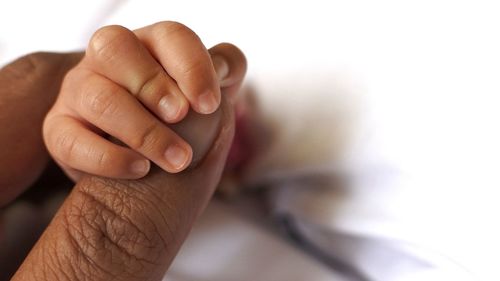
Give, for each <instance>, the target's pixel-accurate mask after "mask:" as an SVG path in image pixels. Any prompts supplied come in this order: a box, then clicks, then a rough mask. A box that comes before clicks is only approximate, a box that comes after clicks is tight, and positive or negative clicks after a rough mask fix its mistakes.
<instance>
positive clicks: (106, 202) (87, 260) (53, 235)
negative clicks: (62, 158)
mask: <svg viewBox="0 0 500 281" xmlns="http://www.w3.org/2000/svg"><path fill="white" fill-rule="evenodd" d="M217 112H218V113H217V114H219V115H220V117H219V118H220V120H219V121H217V122H218V123H219V122H220V123H219V124H218V126H217V127H218V129H217V133H216V138H215V140H214V141H210V140H208V139H205V143H203V144H202V147H210V149H209V151H208V154H207V155H206V157H203V159H202V160H201V161H199V162H198V164H196V165H194V166H192V167H191V168H190V169H188V170H186V171H184V172H181V173H178V174H169V173H166V172H164V171H162V170H160V169H159V168H156V167H155V168H154V169H153V171H152V172H151V173H150V174H148V176H146V177H145V178H142V179H140V180H112V179H105V178H100V177H89V176H87V177H84V178H83V179H82V180H81V181H80V182H79V183H78V184H77V185H76V186H75V188H74V190H73V191H72V193H71V194H70V196H69V197H68V198H67V199H66V201H65V203H64V204H63V206H62V207H61V209H60V210H59V212H58V213H57V215H56V217H55V218H54V220H53V221H52V223H51V224H50V225H49V227H48V228H47V229H46V231H45V232H44V234H43V235H42V237H41V238H40V240H39V241H38V243H37V244H36V245H35V247H34V248H33V250H32V251H31V253H30V255H29V256H28V258H27V259H26V260H25V261H24V263H23V265H22V266H21V268H20V269H19V271H18V272H17V273H16V275H15V276H14V278H13V279H12V280H84V279H87V278H88V279H90V280H110V279H113V280H161V279H162V277H163V276H164V274H165V272H166V270H167V269H168V266H169V265H170V263H171V262H172V260H173V258H174V257H175V254H176V253H177V251H178V250H179V248H180V246H181V244H182V241H183V240H184V239H185V237H186V235H187V234H188V232H189V230H190V228H191V225H192V223H193V222H194V220H195V219H196V218H197V217H198V216H199V215H200V214H201V212H202V210H203V209H204V208H205V206H206V204H207V203H208V201H209V199H210V197H211V195H212V193H213V192H214V190H215V187H216V185H217V183H218V181H219V180H220V176H221V174H222V171H223V168H224V164H225V159H226V157H227V153H228V151H229V148H230V144H231V141H232V137H233V134H234V116H233V110H232V106H231V105H230V104H229V102H228V101H227V100H225V99H224V98H223V104H222V109H221V110H218V111H217ZM192 120H193V121H189V122H193V123H191V124H194V123H196V121H195V120H196V118H194V117H193V119H192ZM213 120H217V119H213ZM194 126H196V125H194ZM207 143H210V144H211V145H207ZM200 148H201V147H200ZM199 151H200V152H201V150H199ZM200 155H201V154H200ZM40 259H43V260H45V261H47V262H46V263H45V264H41V263H40V262H39V261H40Z"/></svg>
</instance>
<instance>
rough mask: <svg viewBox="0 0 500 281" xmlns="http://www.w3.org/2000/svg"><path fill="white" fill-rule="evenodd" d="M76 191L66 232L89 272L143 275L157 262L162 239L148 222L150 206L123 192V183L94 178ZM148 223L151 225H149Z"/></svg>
mask: <svg viewBox="0 0 500 281" xmlns="http://www.w3.org/2000/svg"><path fill="white" fill-rule="evenodd" d="M91 181H92V184H91V185H89V186H90V187H89V188H85V187H83V188H81V187H82V185H80V188H78V189H77V196H78V198H79V200H76V201H75V200H73V204H71V205H70V208H69V209H68V210H67V211H66V213H65V219H66V221H67V232H68V235H69V237H70V239H71V241H72V243H73V244H74V245H75V248H77V249H78V252H79V253H80V254H81V255H82V256H84V257H85V260H87V261H89V263H90V264H91V268H89V269H91V270H97V271H100V272H103V273H104V274H106V275H109V276H116V275H122V276H123V274H132V273H133V274H136V273H145V272H147V271H148V270H144V269H145V268H147V267H151V266H154V265H156V264H157V263H159V262H160V259H161V256H162V252H163V250H162V249H163V248H164V247H158V246H159V245H161V244H162V243H164V240H163V238H162V236H161V233H159V232H158V231H157V228H156V227H155V225H154V223H152V222H150V221H151V220H148V219H147V218H148V213H149V212H150V211H151V210H149V209H150V203H148V202H144V201H141V200H136V199H135V198H134V197H131V196H129V195H127V194H126V192H123V189H126V188H129V187H128V186H122V185H126V184H122V183H118V182H116V181H115V182H113V183H112V182H111V181H108V180H106V179H101V178H93V179H92V180H91ZM148 222H150V223H148Z"/></svg>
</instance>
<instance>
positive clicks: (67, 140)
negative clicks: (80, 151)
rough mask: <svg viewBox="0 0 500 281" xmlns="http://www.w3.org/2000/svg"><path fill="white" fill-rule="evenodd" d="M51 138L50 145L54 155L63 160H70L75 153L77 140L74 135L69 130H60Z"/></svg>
mask: <svg viewBox="0 0 500 281" xmlns="http://www.w3.org/2000/svg"><path fill="white" fill-rule="evenodd" d="M53 139H54V140H53V142H52V145H51V147H52V149H53V150H54V152H55V154H56V155H57V156H56V157H57V158H59V159H60V160H62V161H65V162H68V161H71V159H72V158H73V155H74V154H75V147H76V141H77V139H76V137H75V135H74V134H72V133H71V132H70V131H61V132H59V133H56V135H55V136H54V138H53Z"/></svg>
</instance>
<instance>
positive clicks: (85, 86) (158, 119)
mask: <svg viewBox="0 0 500 281" xmlns="http://www.w3.org/2000/svg"><path fill="white" fill-rule="evenodd" d="M224 52H226V53H229V54H230V56H231V55H232V56H233V57H234V56H236V57H238V56H239V57H241V58H243V59H240V61H242V63H245V62H244V56H243V55H242V54H241V52H240V51H239V50H238V49H237V48H236V47H234V46H232V45H230V44H220V45H217V46H215V47H213V48H212V49H210V51H209V50H207V49H206V48H205V46H204V45H203V43H202V42H201V40H200V39H199V37H198V36H197V35H196V34H195V33H194V32H193V31H191V30H190V29H189V28H187V27H186V26H184V25H182V24H180V23H176V22H159V23H156V24H153V25H150V26H146V27H144V28H141V29H138V30H135V31H130V30H128V29H126V28H124V27H121V26H107V27H103V28H101V29H100V30H98V31H97V32H96V33H95V34H94V35H93V37H92V38H91V40H90V42H89V45H88V48H87V50H86V52H85V56H84V57H83V59H82V60H81V62H80V63H79V64H78V65H77V66H76V67H75V68H73V69H72V70H71V71H69V72H68V74H67V75H66V77H65V79H64V81H63V84H62V86H61V91H60V94H59V97H58V99H57V101H56V103H55V104H54V106H53V107H52V109H51V110H50V111H49V113H48V115H47V117H46V118H45V122H44V126H43V136H44V140H45V143H46V145H47V148H48V150H49V152H50V154H51V155H52V157H53V158H54V160H55V161H56V162H57V163H58V164H59V165H60V166H61V167H62V168H63V169H64V171H65V172H66V173H67V174H68V175H69V176H70V177H71V178H72V179H73V180H77V179H78V178H79V177H80V176H81V173H82V172H83V173H89V174H94V175H99V176H105V177H110V178H122V179H135V178H140V177H143V176H145V175H146V174H147V173H148V171H149V169H150V165H151V163H150V161H152V162H154V163H155V164H156V165H158V166H159V167H160V168H162V169H163V170H165V171H167V172H171V173H176V172H180V171H182V170H184V169H185V168H186V167H187V166H188V165H189V164H190V162H191V159H192V155H193V152H192V149H191V147H190V145H189V144H188V143H187V142H186V141H185V140H183V139H182V138H181V137H180V136H179V135H177V134H176V133H175V132H174V131H173V130H171V129H170V128H169V127H168V124H172V123H176V122H179V121H180V120H182V119H183V118H184V117H185V116H186V114H187V113H188V110H189V108H192V109H193V110H194V111H196V112H198V113H201V114H210V113H212V112H214V111H215V110H217V108H218V106H219V103H220V100H221V86H222V87H224V85H223V84H224V83H227V81H226V80H227V76H228V73H229V68H230V65H229V64H228V61H227V60H224V59H223V57H222V56H220V55H219V54H220V53H224ZM245 67H246V64H245ZM240 68H241V67H240ZM243 71H244V70H243ZM229 82H231V81H229ZM229 84H230V83H229ZM110 137H113V138H115V139H117V140H118V141H120V142H121V143H123V144H124V145H119V144H117V143H116V142H113V141H111V140H110Z"/></svg>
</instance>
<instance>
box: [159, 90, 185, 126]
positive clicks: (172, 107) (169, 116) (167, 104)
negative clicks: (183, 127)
mask: <svg viewBox="0 0 500 281" xmlns="http://www.w3.org/2000/svg"><path fill="white" fill-rule="evenodd" d="M159 105H160V111H161V112H162V114H163V117H164V118H165V119H166V120H167V121H171V120H175V119H176V118H177V116H178V115H179V111H180V102H179V99H177V97H175V96H174V95H171V94H170V95H166V96H164V97H162V98H161V99H160V102H159Z"/></svg>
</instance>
